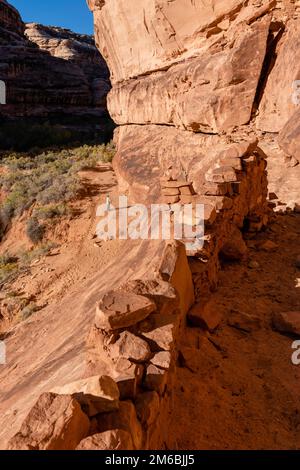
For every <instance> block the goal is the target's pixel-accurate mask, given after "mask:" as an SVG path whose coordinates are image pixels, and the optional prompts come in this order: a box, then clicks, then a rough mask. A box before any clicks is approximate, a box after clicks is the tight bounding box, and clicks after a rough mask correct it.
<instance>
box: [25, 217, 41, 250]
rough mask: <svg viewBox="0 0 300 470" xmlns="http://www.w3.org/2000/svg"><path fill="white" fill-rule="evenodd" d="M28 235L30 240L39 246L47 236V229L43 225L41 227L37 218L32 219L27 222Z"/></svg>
mask: <svg viewBox="0 0 300 470" xmlns="http://www.w3.org/2000/svg"><path fill="white" fill-rule="evenodd" d="M26 234H27V236H28V238H29V240H31V241H32V243H34V244H37V243H39V242H41V241H42V240H43V237H44V234H45V227H44V226H43V225H40V223H39V221H38V219H37V218H36V217H31V218H30V219H29V220H28V221H27V226H26Z"/></svg>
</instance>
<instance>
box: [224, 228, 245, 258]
mask: <svg viewBox="0 0 300 470" xmlns="http://www.w3.org/2000/svg"><path fill="white" fill-rule="evenodd" d="M247 254H248V248H247V245H246V243H245V241H244V239H243V236H242V233H241V231H240V230H239V229H238V228H237V227H235V228H234V230H233V231H232V232H231V235H230V236H229V237H228V239H227V241H226V242H225V244H224V245H223V246H222V249H221V251H220V255H221V257H222V258H223V259H225V260H227V261H240V260H242V259H243V258H245V257H247Z"/></svg>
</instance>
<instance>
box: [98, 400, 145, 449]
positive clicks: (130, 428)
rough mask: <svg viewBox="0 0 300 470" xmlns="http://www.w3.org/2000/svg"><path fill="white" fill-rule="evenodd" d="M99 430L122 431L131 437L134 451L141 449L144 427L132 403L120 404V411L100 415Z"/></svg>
mask: <svg viewBox="0 0 300 470" xmlns="http://www.w3.org/2000/svg"><path fill="white" fill-rule="evenodd" d="M98 428H99V431H100V432H105V431H109V430H116V429H122V430H124V431H126V432H128V433H129V434H130V435H131V438H132V441H133V445H134V449H136V450H139V449H141V445H142V427H141V424H140V422H139V420H138V418H137V414H136V409H135V406H134V404H133V403H132V402H131V401H122V402H120V408H119V410H118V411H115V412H113V413H106V414H103V415H100V416H99V418H98ZM134 449H129V450H134Z"/></svg>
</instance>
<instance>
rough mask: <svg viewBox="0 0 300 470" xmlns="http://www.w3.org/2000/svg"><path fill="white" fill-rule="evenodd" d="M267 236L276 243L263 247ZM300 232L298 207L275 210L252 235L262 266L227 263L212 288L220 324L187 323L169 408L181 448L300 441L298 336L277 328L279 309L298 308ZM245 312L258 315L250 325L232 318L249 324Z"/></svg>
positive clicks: (254, 256) (254, 255) (292, 445)
mask: <svg viewBox="0 0 300 470" xmlns="http://www.w3.org/2000/svg"><path fill="white" fill-rule="evenodd" d="M266 239H267V240H272V241H273V242H275V243H276V244H278V248H277V249H276V250H275V251H273V252H265V251H262V250H261V249H259V248H258V245H259V243H260V241H262V240H266ZM299 240H300V215H285V216H277V217H276V218H275V219H274V221H273V223H271V225H270V226H269V228H268V229H267V231H266V232H264V233H261V234H259V235H258V237H257V238H256V239H255V240H251V241H249V246H250V247H251V248H250V255H249V259H250V260H251V261H256V262H257V263H258V265H259V267H256V268H255V269H250V268H249V267H248V263H249V260H248V262H247V261H246V262H245V263H243V264H235V265H233V264H232V265H226V266H224V267H223V270H222V272H221V275H220V286H219V289H218V292H217V293H216V294H214V299H215V303H216V308H218V309H221V310H222V312H223V321H222V323H221V325H220V327H219V328H218V330H217V331H216V332H215V333H214V334H209V333H204V332H203V331H201V330H200V329H198V328H193V329H192V328H188V327H187V328H186V332H185V334H184V335H182V337H183V339H182V343H181V345H180V348H181V350H182V352H183V353H184V355H185V358H186V365H185V367H178V369H177V372H178V380H177V385H176V388H175V402H174V410H173V413H172V416H173V422H172V429H173V432H172V434H173V433H174V435H172V438H173V439H174V446H176V447H177V448H178V449H299V448H300V402H299V393H300V366H295V365H293V364H292V362H291V355H292V352H293V350H292V349H291V345H292V342H293V340H294V339H295V338H292V337H289V336H284V335H281V334H279V333H278V332H276V331H273V329H272V314H273V313H274V312H282V311H289V310H300V271H299V270H298V269H297V268H296V267H295V260H296V257H297V255H299V254H300V242H299ZM243 313H246V314H248V315H250V316H251V317H252V319H253V322H252V323H251V327H250V328H248V327H247V328H246V329H248V330H249V329H250V331H244V330H243V329H241V328H240V327H236V326H230V325H229V324H228V323H234V322H233V320H234V319H235V320H239V322H240V326H242V327H245V321H246V320H245V316H244V315H243ZM246 318H248V317H246ZM248 320H249V319H248ZM235 323H237V322H236V321H235ZM248 323H249V322H248ZM246 326H247V325H246ZM248 326H249V324H248ZM298 339H299V338H298Z"/></svg>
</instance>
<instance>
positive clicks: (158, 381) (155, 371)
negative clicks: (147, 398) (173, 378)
mask: <svg viewBox="0 0 300 470" xmlns="http://www.w3.org/2000/svg"><path fill="white" fill-rule="evenodd" d="M167 377H168V373H167V371H166V370H163V369H160V368H159V367H156V366H155V365H153V364H150V365H149V366H148V367H147V370H146V376H145V379H144V382H143V386H144V387H145V388H146V389H147V390H154V391H156V392H157V393H158V394H159V395H163V394H164V391H165V388H166V385H167Z"/></svg>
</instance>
